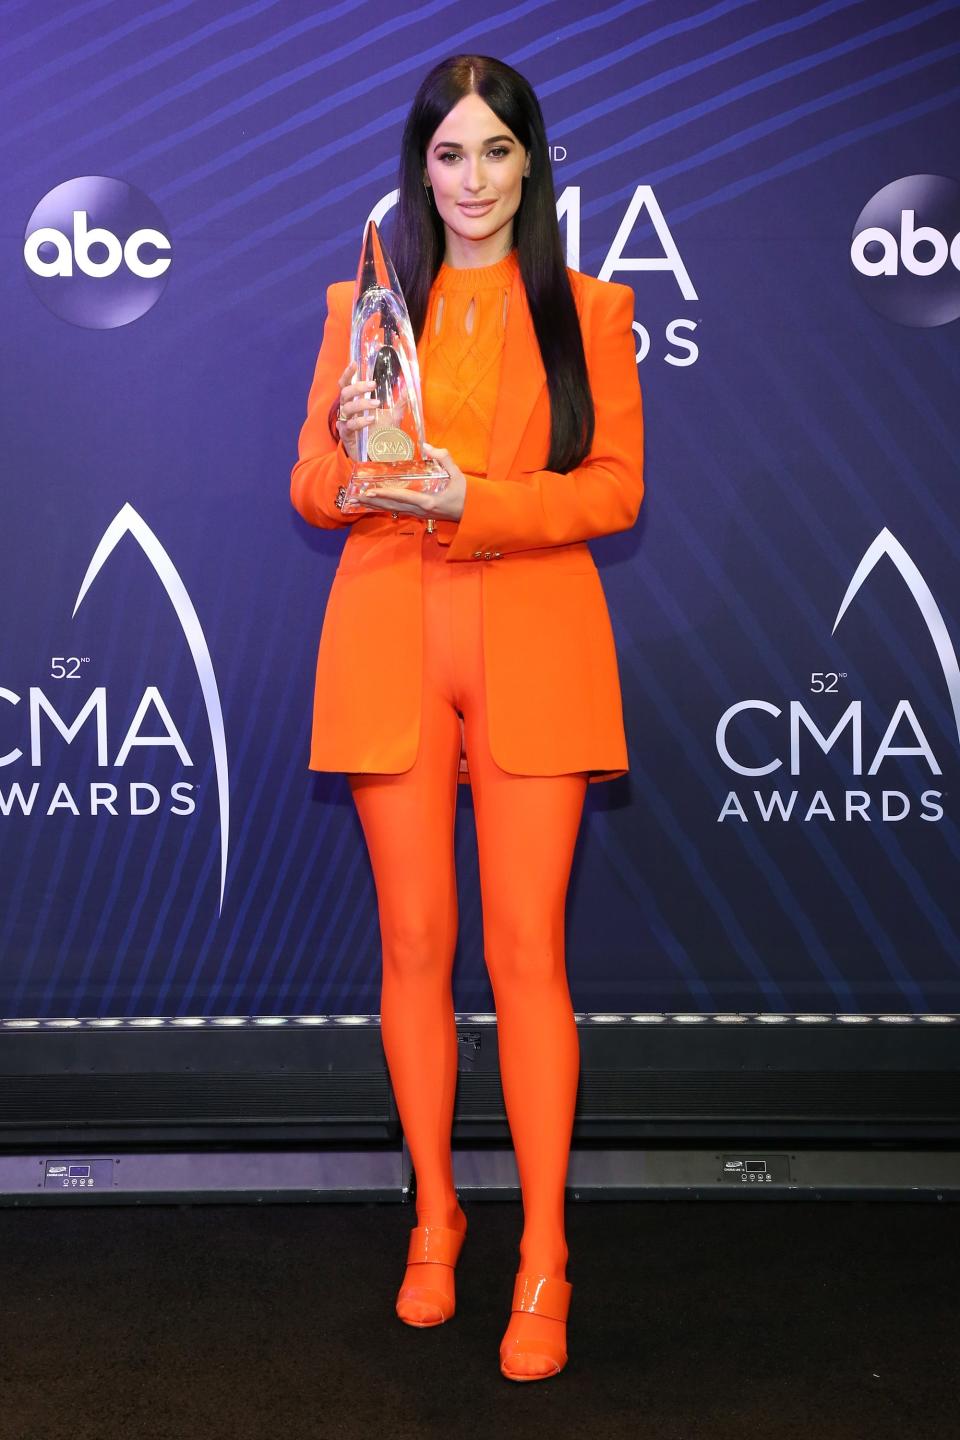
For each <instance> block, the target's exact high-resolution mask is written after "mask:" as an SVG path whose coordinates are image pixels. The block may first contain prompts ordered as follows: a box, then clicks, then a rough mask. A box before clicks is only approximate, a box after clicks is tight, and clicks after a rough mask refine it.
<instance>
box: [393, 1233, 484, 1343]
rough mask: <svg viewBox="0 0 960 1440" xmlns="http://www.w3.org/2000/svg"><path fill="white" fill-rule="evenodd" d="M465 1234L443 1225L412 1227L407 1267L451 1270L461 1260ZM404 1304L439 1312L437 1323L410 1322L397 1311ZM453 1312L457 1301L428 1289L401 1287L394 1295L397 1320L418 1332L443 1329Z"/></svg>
mask: <svg viewBox="0 0 960 1440" xmlns="http://www.w3.org/2000/svg"><path fill="white" fill-rule="evenodd" d="M466 1233H467V1232H466V1230H465V1229H464V1230H449V1229H447V1227H446V1226H445V1225H417V1226H415V1227H414V1229H413V1230H411V1231H410V1244H409V1246H408V1249H407V1264H408V1265H449V1266H450V1268H451V1269H453V1267H454V1266H455V1265H456V1263H457V1260H458V1259H459V1258H460V1251H461V1249H462V1247H463V1242H464V1239H465V1237H466ZM404 1300H413V1301H416V1302H417V1303H418V1304H421V1305H429V1306H431V1307H433V1308H434V1309H435V1310H437V1311H439V1317H438V1318H437V1319H421V1320H414V1319H411V1318H410V1317H409V1316H407V1315H404V1314H403V1313H402V1311H401V1308H400V1307H401V1304H402V1302H403V1301H404ZM455 1310H456V1301H455V1299H454V1296H453V1295H452V1294H448V1293H447V1292H446V1291H444V1290H440V1289H434V1288H433V1287H432V1286H429V1285H420V1284H418V1285H402V1286H401V1287H400V1292H399V1294H398V1295H397V1314H398V1315H399V1316H400V1319H401V1320H402V1321H403V1323H404V1324H405V1325H415V1326H417V1327H418V1329H424V1328H425V1327H426V1326H428V1325H442V1324H443V1322H444V1321H445V1320H450V1319H452V1318H453V1315H454V1312H455Z"/></svg>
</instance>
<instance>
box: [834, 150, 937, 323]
mask: <svg viewBox="0 0 960 1440" xmlns="http://www.w3.org/2000/svg"><path fill="white" fill-rule="evenodd" d="M850 261H851V264H852V266H853V275H854V280H855V282H856V284H857V288H858V289H859V291H860V293H861V295H863V297H864V299H865V300H866V301H867V303H868V304H869V305H871V306H872V307H873V309H874V310H876V311H878V312H879V314H881V315H885V316H886V317H887V319H889V320H896V321H897V322H898V323H899V324H901V325H915V326H920V327H930V326H934V325H946V324H948V323H949V322H950V321H951V320H956V319H957V317H958V316H960V183H958V182H957V181H956V180H951V179H950V178H949V177H948V176H946V175H907V176H905V177H904V178H903V179H902V180H894V181H893V182H892V183H891V184H890V185H885V186H884V187H883V189H882V190H878V191H877V193H876V195H874V196H873V198H872V199H871V200H868V201H867V203H866V205H865V206H864V207H863V209H862V210H861V212H860V214H859V216H858V218H857V223H856V225H855V226H854V227H853V242H852V244H851V246H850Z"/></svg>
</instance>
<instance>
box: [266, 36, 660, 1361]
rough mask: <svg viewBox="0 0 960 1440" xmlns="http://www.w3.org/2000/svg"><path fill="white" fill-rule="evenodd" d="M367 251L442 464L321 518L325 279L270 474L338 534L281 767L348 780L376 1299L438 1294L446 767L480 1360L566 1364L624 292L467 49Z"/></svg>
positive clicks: (487, 70)
mask: <svg viewBox="0 0 960 1440" xmlns="http://www.w3.org/2000/svg"><path fill="white" fill-rule="evenodd" d="M390 251H391V255H392V258H393V260H394V264H395V266H396V270H397V274H398V277H399V280H400V283H401V285H402V287H403V290H404V294H405V297H406V300H407V305H408V309H409V311H410V318H411V324H412V327H413V331H414V334H415V335H416V336H417V337H418V340H417V351H418V358H419V362H420V367H421V374H422V381H423V398H424V416H425V429H426V433H427V435H429V436H430V437H431V440H432V441H433V442H434V443H433V444H431V445H430V446H429V447H428V451H429V453H431V454H433V455H435V456H436V457H437V458H438V459H439V460H440V461H441V463H442V464H443V466H444V468H445V469H446V470H447V472H448V473H449V475H450V483H449V485H448V486H447V488H446V489H445V490H444V491H443V492H442V493H440V494H437V495H428V494H425V493H422V492H417V491H411V490H406V489H404V488H402V487H400V486H391V485H389V484H385V483H380V484H378V485H377V486H376V487H374V489H372V490H368V491H367V492H366V495H365V499H366V506H365V508H364V509H362V510H361V511H359V512H354V513H353V514H350V513H349V512H348V513H347V514H346V515H344V514H343V513H342V512H341V510H340V509H339V506H338V498H339V499H341V500H342V494H343V487H344V486H345V485H346V483H347V482H348V480H349V478H350V473H351V464H352V461H351V457H352V456H353V455H355V453H356V443H357V442H356V437H357V432H358V431H359V430H360V429H361V428H362V427H363V426H364V425H368V424H370V423H371V420H372V418H373V417H372V415H371V414H370V406H369V402H368V399H367V390H366V388H365V387H364V386H363V385H361V384H359V383H357V382H355V381H353V380H351V375H352V373H353V366H352V364H350V365H348V366H347V368H346V369H344V368H343V366H344V361H345V359H346V358H347V356H348V355H349V334H350V318H351V305H352V298H353V285H352V282H349V281H343V282H339V283H337V284H333V285H331V286H330V287H329V288H328V291H327V318H326V323H325V326H324V332H323V341H322V345H321V348H320V354H319V357H318V360H317V365H316V372H315V375H314V379H313V384H312V386H311V389H310V395H309V398H308V413H307V418H306V421H305V423H304V426H303V429H302V431H301V434H300V445H299V459H298V462H297V464H296V465H295V466H294V469H293V474H292V483H291V495H292V499H293V504H294V505H295V507H296V509H297V510H298V511H299V513H300V514H301V515H302V516H303V517H304V518H305V519H306V520H308V521H309V522H310V523H311V524H313V525H319V526H323V527H325V528H332V527H336V526H350V527H351V529H350V534H349V536H348V538H347V542H346V544H345V546H344V549H343V554H342V558H341V561H340V565H339V567H338V569H337V573H336V576H335V579H334V582H333V586H332V587H331V591H330V596H329V600H328V602H327V609H326V614H325V617H324V623H323V630H322V634H321V638H320V650H319V656H318V661H317V676H316V690H315V699H314V715H313V739H312V746H311V755H310V768H311V769H314V770H340V771H344V772H346V773H347V775H348V778H349V784H350V788H351V793H352V796H353V799H354V802H355V804H356V808H357V812H358V815H359V818H360V823H361V825H362V828H363V832H364V838H365V841H366V844H367V847H368V850H369V853H370V859H371V863H372V867H373V873H374V879H375V883H376V889H377V901H378V910H379V920H380V934H381V940H382V950H383V979H382V994H381V1026H382V1036H383V1045H384V1050H385V1053H386V1058H387V1064H388V1067H389V1071H390V1077H391V1082H392V1085H393V1089H394V1093H395V1095H396V1099H397V1106H398V1110H399V1114H400V1119H401V1123H402V1125H403V1130H404V1135H405V1137H406V1140H407V1144H408V1146H409V1149H410V1153H411V1156H412V1159H413V1164H414V1168H415V1171H416V1179H417V1188H416V1209H417V1226H416V1227H415V1228H414V1229H413V1230H412V1232H411V1236H410V1242H409V1250H408V1256H407V1261H408V1264H407V1270H406V1274H405V1276H404V1282H403V1285H402V1286H401V1289H400V1293H399V1295H398V1297H397V1302H396V1309H397V1313H398V1315H399V1316H400V1318H401V1319H402V1320H404V1321H405V1322H406V1323H407V1324H410V1325H418V1326H427V1325H436V1324H440V1323H442V1322H443V1321H444V1320H448V1319H450V1317H451V1316H452V1315H453V1313H454V1272H453V1267H454V1266H455V1264H456V1261H457V1258H458V1256H459V1253H460V1248H461V1246H462V1244H463V1239H464V1235H465V1232H466V1217H465V1215H464V1213H463V1211H462V1209H461V1208H460V1206H459V1204H458V1201H457V1193H456V1190H455V1188H454V1182H453V1173H452V1165H451V1154H450V1132H451V1125H452V1118H453V1101H454V1089H455V1084H456V1074H457V1033H456V1026H455V1019H454V1010H453V999H452V991H451V973H452V967H453V957H454V949H455V945H456V937H457V920H458V911H457V891H456V874H455V868H454V849H453V838H454V820H455V813H456V795H457V781H458V779H459V780H460V781H466V780H468V779H469V782H470V784H471V787H472V791H473V802H474V812H475V819H476V827H477V848H478V853H479V860H480V881H481V891H482V900H483V929H484V953H485V959H486V964H487V968H488V972H489V975H490V980H491V985H492V988H493V992H494V999H495V1003H496V1009H497V1034H498V1044H499V1055H500V1074H501V1080H502V1083H503V1092H504V1100H505V1103H506V1108H507V1116H508V1120H509V1123H510V1131H511V1136H512V1139H513V1143H514V1147H515V1150H516V1156H517V1166H518V1171H519V1175H520V1182H521V1189H522V1196H523V1217H524V1225H523V1235H522V1238H521V1241H520V1268H519V1271H518V1273H517V1276H516V1279H515V1282H514V1291H513V1304H512V1308H511V1313H510V1317H509V1322H508V1325H507V1330H506V1333H505V1335H504V1337H503V1341H502V1343H501V1346H500V1362H501V1371H502V1373H503V1374H504V1375H505V1376H507V1377H508V1378H509V1379H513V1380H538V1379H543V1378H546V1377H547V1376H550V1375H555V1374H557V1373H559V1371H560V1370H561V1369H562V1368H563V1366H564V1365H565V1364H566V1360H567V1350H566V1323H565V1322H566V1317H567V1313H568V1307H569V1302H570V1294H571V1286H570V1283H569V1282H568V1281H567V1279H566V1264H567V1258H568V1251H567V1245H566V1240H565V1234H564V1186H565V1181H566V1172H567V1166H568V1161H569V1150H570V1136H571V1130H572V1125H573V1114H574V1103H575V1099H576V1092H577V1081H578V1074H579V1046H578V1039H577V1030H576V1024H575V1019H574V1013H573V1008H572V1005H571V1000H570V992H569V987H568V983H567V976H566V969H565V956H564V909H565V902H566V891H567V883H568V879H569V873H570V865H571V862H572V858H573V851H574V846H575V843H576V838H577V831H578V828H579V825H580V819H581V814H582V808H583V800H584V795H585V792H586V787H587V784H588V783H589V782H591V781H599V780H607V779H612V778H614V777H615V776H617V775H622V774H624V773H625V772H626V769H627V763H628V762H627V751H626V741H625V736H624V730H623V718H622V709H621V697H620V687H619V675H618V669H617V660H616V652H615V649H614V642H613V634H612V630H611V626H610V619H609V614H608V611H607V606H606V601H605V598H604V594H603V589H602V586H601V583H600V578H599V575H598V573H597V569H596V566H595V564H594V561H593V558H592V556H591V554H590V551H589V549H588V547H587V545H586V541H587V540H588V539H590V538H592V537H594V536H598V535H606V534H610V533H612V532H614V531H618V530H626V529H629V528H630V526H632V525H633V523H634V522H635V520H636V518H637V513H638V510H639V507H640V502H641V499H642V495H643V479H642V454H643V416H642V406H641V398H640V386H639V381H638V378H637V368H636V354H635V346H634V340H633V331H632V317H633V292H632V291H631V290H630V289H629V287H627V286H624V285H616V284H610V283H606V282H602V281H599V280H595V279H592V278H590V277H588V276H585V275H580V274H579V273H577V272H576V271H573V270H568V269H567V268H566V266H565V264H564V257H563V249H562V245H561V239H560V233H559V227H558V224H557V215H556V199H555V194H554V189H553V181H552V177H551V171H550V161H549V156H548V151H547V141H546V135H545V130H544V124H543V116H542V114H541V111H540V106H539V104H538V102H537V99H536V96H535V95H534V93H533V91H532V89H531V88H530V86H529V84H528V83H527V81H526V80H525V79H524V78H523V77H522V76H521V75H519V74H518V73H517V71H515V70H513V69H511V67H510V66H508V65H505V64H503V63H502V62H500V61H498V60H494V59H491V58H490V57H488V56H483V55H467V56H464V55H459V56H454V57H451V58H450V59H447V60H444V61H443V62H442V63H441V64H439V65H437V66H436V67H435V68H434V69H433V70H432V71H431V72H430V73H429V75H427V77H426V79H425V80H424V81H423V83H422V85H421V86H420V89H419V90H418V92H417V95H416V97H415V99H414V102H413V105H412V108H411V110H410V114H409V116H408V118H407V123H406V126H405V129H404V134H403V142H402V154H401V163H400V185H399V198H398V204H397V210H396V215H395V228H394V231H393V236H392V239H391V241H390ZM464 747H465V751H466V753H465V754H464V753H463V750H464ZM458 766H459V770H458Z"/></svg>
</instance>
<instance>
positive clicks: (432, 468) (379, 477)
mask: <svg viewBox="0 0 960 1440" xmlns="http://www.w3.org/2000/svg"><path fill="white" fill-rule="evenodd" d="M378 481H381V482H382V483H383V484H385V485H402V486H403V487H404V489H407V490H418V491H420V492H421V493H422V494H427V495H439V494H440V492H441V490H446V488H447V485H448V484H449V482H450V476H449V475H448V474H447V472H446V470H444V468H443V466H442V465H441V464H440V463H439V462H438V461H436V460H426V459H424V460H407V461H400V462H399V463H394V464H390V465H386V464H383V463H378V462H377V461H376V460H365V461H359V462H358V463H357V464H356V465H354V467H353V474H352V476H351V477H350V483H349V485H348V486H347V487H346V490H345V492H344V497H343V503H342V505H341V506H340V509H341V510H361V509H362V508H363V492H364V491H365V490H366V489H367V488H368V487H369V486H370V485H375V484H376V483H377V482H378Z"/></svg>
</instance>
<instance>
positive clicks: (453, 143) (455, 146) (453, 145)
mask: <svg viewBox="0 0 960 1440" xmlns="http://www.w3.org/2000/svg"><path fill="white" fill-rule="evenodd" d="M494 140H509V142H510V144H511V145H512V144H513V143H514V139H513V136H512V135H491V136H490V138H489V140H484V141H483V144H484V145H492V144H493V142H494ZM443 146H447V147H448V148H449V149H451V150H462V149H463V146H462V145H461V144H460V141H459V140H438V141H437V143H436V145H434V147H433V148H434V150H440V149H441V148H442V147H443Z"/></svg>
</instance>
